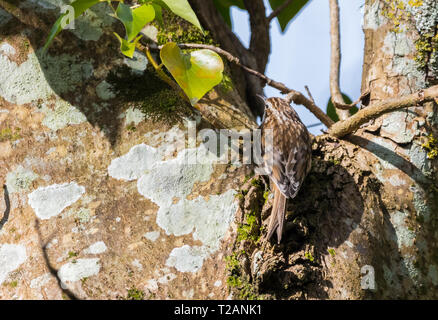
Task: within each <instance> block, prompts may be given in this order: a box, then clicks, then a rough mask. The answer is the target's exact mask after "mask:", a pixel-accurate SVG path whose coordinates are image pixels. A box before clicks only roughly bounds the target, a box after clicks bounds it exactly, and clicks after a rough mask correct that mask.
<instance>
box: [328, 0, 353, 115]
mask: <svg viewBox="0 0 438 320" xmlns="http://www.w3.org/2000/svg"><path fill="white" fill-rule="evenodd" d="M329 5H330V49H331V61H330V94H331V96H332V97H331V99H332V102H333V105H334V107H335V108H336V113H337V115H338V116H339V119H341V120H345V119H347V118H348V117H349V116H350V113H349V112H348V111H347V110H348V109H350V108H351V107H352V106H350V105H348V104H346V103H345V101H344V98H343V97H342V93H341V90H340V89H339V72H340V71H339V70H340V65H341V44H340V42H341V35H340V30H339V4H338V0H329Z"/></svg>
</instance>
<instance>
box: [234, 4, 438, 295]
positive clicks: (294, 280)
mask: <svg viewBox="0 0 438 320" xmlns="http://www.w3.org/2000/svg"><path fill="white" fill-rule="evenodd" d="M394 8H395V9H394ZM364 9H365V10H364V12H365V16H364V25H363V29H364V32H365V38H366V40H365V59H364V61H365V62H364V69H363V81H362V82H363V84H362V89H363V91H366V90H370V92H371V97H370V101H369V103H370V104H373V103H376V102H379V101H382V100H385V99H388V98H392V97H397V96H402V95H406V94H410V93H413V92H415V91H418V90H420V89H424V88H425V87H426V86H428V85H430V84H434V83H436V80H437V77H438V73H437V70H438V68H437V67H438V64H437V61H438V60H437V41H436V39H435V38H436V34H437V26H438V4H437V3H436V1H433V0H431V1H419V2H418V3H412V2H409V4H408V3H407V1H389V0H388V1H386V0H385V1H379V0H368V1H366V3H365V8H364ZM434 37H435V38H434ZM365 107H366V106H365ZM436 130H437V127H436V104H434V103H429V104H425V105H424V106H422V107H416V106H412V107H410V108H407V109H403V110H401V111H398V112H394V113H390V114H387V115H384V116H382V117H380V118H378V119H377V120H376V121H374V122H372V123H368V124H366V125H365V126H363V127H362V128H361V129H360V130H358V131H357V132H355V134H353V135H350V136H348V137H346V138H345V140H343V141H335V140H334V139H331V138H330V137H324V136H323V137H317V138H316V139H315V142H314V145H313V150H314V153H313V156H314V161H313V168H312V171H311V173H310V175H309V176H308V178H307V180H306V182H305V185H304V186H303V189H302V191H300V193H299V196H298V197H297V198H296V199H294V200H293V201H290V202H291V203H290V205H289V217H288V219H287V220H288V221H289V222H288V224H287V228H286V229H289V230H290V231H289V232H288V233H287V237H286V241H285V243H284V244H281V245H280V246H274V248H272V247H268V248H269V249H267V248H264V249H259V248H251V249H250V250H245V254H246V255H248V256H250V257H252V259H251V263H252V268H251V270H252V273H250V274H249V275H248V276H247V279H248V281H249V282H250V283H251V284H252V285H254V286H255V287H256V289H257V290H258V292H259V293H266V294H268V295H271V296H273V297H275V298H318V299H319V298H323V299H326V298H328V299H333V298H335V299H364V298H380V299H382V298H405V299H415V298H426V299H427V298H429V299H431V298H437V297H438V291H437V290H436V289H437V285H438V261H437V255H436V252H437V243H438V241H437V237H438V233H437V231H436V230H437V217H436V212H437V209H438V208H437V194H436V192H437V188H436V180H435V179H436V160H434V159H435V157H436V151H437V149H436V147H437V145H436V142H435V140H434V138H433V137H435V136H436ZM265 211H268V210H267V209H265V210H262V211H261V212H262V218H263V214H264V212H265ZM239 248H240V249H241V248H244V245H242V244H240V245H239ZM239 274H241V275H244V272H240V273H239ZM279 288H280V289H279ZM239 292H241V291H239Z"/></svg>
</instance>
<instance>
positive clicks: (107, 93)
mask: <svg viewBox="0 0 438 320" xmlns="http://www.w3.org/2000/svg"><path fill="white" fill-rule="evenodd" d="M111 89H112V86H111V85H110V84H109V83H108V82H106V81H102V82H101V83H99V84H98V85H97V87H96V94H97V96H98V97H99V98H100V99H102V100H109V99H112V98H115V96H116V95H115V93H114V92H112V91H111Z"/></svg>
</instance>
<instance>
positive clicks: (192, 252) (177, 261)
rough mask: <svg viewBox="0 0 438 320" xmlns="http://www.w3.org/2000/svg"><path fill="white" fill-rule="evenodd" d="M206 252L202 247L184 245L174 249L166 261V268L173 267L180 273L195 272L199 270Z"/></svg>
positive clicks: (206, 254)
mask: <svg viewBox="0 0 438 320" xmlns="http://www.w3.org/2000/svg"><path fill="white" fill-rule="evenodd" d="M207 256H208V252H207V251H206V249H205V248H204V247H199V246H193V247H191V246H188V245H184V246H182V247H181V248H175V249H173V250H172V252H171V253H170V256H169V258H168V259H167V261H166V266H169V267H175V269H176V270H178V271H180V272H196V271H198V270H199V269H201V267H202V265H203V263H204V260H205V258H206V257H207Z"/></svg>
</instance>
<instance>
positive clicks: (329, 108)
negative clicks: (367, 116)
mask: <svg viewBox="0 0 438 320" xmlns="http://www.w3.org/2000/svg"><path fill="white" fill-rule="evenodd" d="M342 96H343V97H344V101H345V103H346V104H350V103H352V101H351V99H350V97H349V96H347V95H346V94H344V93H343V94H342ZM349 111H350V115H353V114H355V113H356V112H357V111H358V108H357V107H356V106H354V107H353V108H351V109H350V110H349ZM327 115H328V116H329V117H330V119H332V120H333V121H334V122H338V121H339V117H338V114H337V113H336V110H335V107H334V106H333V102H332V98H331V97H330V98H329V101H328V102H327Z"/></svg>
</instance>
